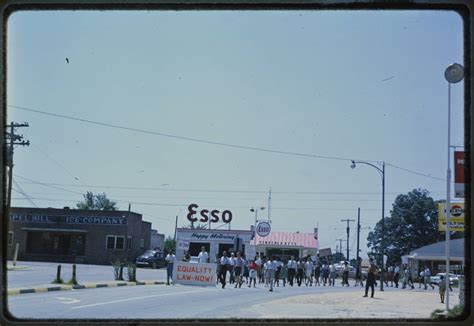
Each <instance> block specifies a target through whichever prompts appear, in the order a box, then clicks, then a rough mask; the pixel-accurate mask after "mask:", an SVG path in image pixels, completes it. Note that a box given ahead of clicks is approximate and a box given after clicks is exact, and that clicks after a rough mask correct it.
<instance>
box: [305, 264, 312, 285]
mask: <svg viewBox="0 0 474 326" xmlns="http://www.w3.org/2000/svg"><path fill="white" fill-rule="evenodd" d="M304 267H305V273H306V282H305V285H306V286H308V283H309V286H313V262H312V261H311V259H309V258H306V263H305V264H304Z"/></svg>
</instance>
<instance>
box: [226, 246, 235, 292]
mask: <svg viewBox="0 0 474 326" xmlns="http://www.w3.org/2000/svg"><path fill="white" fill-rule="evenodd" d="M234 267H235V254H234V253H233V252H231V253H230V258H229V267H227V268H228V269H229V274H230V275H229V284H234V283H235V276H234V275H235V274H234Z"/></svg>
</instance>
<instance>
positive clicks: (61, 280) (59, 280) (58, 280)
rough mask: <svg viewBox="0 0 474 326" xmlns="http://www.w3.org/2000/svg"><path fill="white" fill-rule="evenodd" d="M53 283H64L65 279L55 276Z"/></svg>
mask: <svg viewBox="0 0 474 326" xmlns="http://www.w3.org/2000/svg"><path fill="white" fill-rule="evenodd" d="M51 283H53V284H63V283H64V281H63V279H62V278H59V279H58V278H55V279H54V280H53V281H52V282H51Z"/></svg>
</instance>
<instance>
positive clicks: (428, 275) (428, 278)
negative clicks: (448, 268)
mask: <svg viewBox="0 0 474 326" xmlns="http://www.w3.org/2000/svg"><path fill="white" fill-rule="evenodd" d="M448 275H449V274H448ZM424 281H425V290H426V289H427V288H428V284H429V285H430V286H431V288H432V289H433V290H434V286H433V284H431V271H430V269H429V267H428V265H425V280H424Z"/></svg>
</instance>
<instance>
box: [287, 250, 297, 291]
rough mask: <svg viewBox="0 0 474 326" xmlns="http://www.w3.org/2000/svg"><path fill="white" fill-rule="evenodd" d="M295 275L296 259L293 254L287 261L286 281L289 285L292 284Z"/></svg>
mask: <svg viewBox="0 0 474 326" xmlns="http://www.w3.org/2000/svg"><path fill="white" fill-rule="evenodd" d="M295 275H296V261H295V256H291V259H290V260H289V261H288V283H290V286H293V280H294V278H295Z"/></svg>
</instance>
